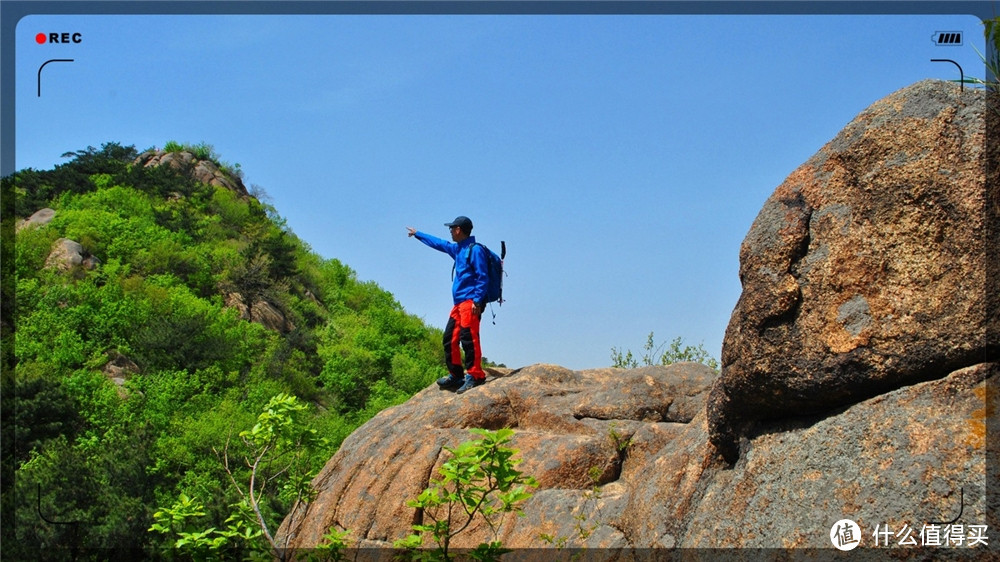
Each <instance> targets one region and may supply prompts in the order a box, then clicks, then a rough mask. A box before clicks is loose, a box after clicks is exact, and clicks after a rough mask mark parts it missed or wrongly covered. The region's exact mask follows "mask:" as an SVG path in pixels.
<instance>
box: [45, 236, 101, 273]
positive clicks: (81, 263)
mask: <svg viewBox="0 0 1000 562" xmlns="http://www.w3.org/2000/svg"><path fill="white" fill-rule="evenodd" d="M100 264H101V260H99V259H98V258H97V256H94V255H91V254H90V252H88V251H86V250H85V249H84V248H83V245H81V244H80V243H79V242H77V241H75V240H70V239H69V238H60V239H58V240H56V241H55V242H53V243H52V249H51V251H50V252H49V257H48V258H46V259H45V267H51V268H55V269H59V270H61V271H70V270H72V269H74V268H83V269H94V268H96V267H97V266H98V265H100Z"/></svg>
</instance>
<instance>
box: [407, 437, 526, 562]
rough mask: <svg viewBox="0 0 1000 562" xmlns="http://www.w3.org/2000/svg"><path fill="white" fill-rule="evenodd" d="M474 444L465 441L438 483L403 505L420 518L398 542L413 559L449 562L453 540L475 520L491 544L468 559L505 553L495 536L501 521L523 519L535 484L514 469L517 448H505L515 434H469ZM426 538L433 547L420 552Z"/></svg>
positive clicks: (494, 557) (518, 460)
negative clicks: (482, 524) (512, 517)
mask: <svg viewBox="0 0 1000 562" xmlns="http://www.w3.org/2000/svg"><path fill="white" fill-rule="evenodd" d="M471 431H472V433H474V434H476V435H479V438H478V439H473V440H471V441H466V442H464V443H462V444H461V445H459V446H458V447H455V448H454V449H452V448H449V447H445V450H446V451H448V452H449V453H451V458H450V459H448V461H446V462H445V463H444V464H443V465H442V466H441V468H440V474H441V478H440V479H439V480H431V482H430V486H428V487H427V489H425V490H424V491H423V492H421V494H420V495H419V496H418V497H417V499H415V500H411V501H408V502H406V505H408V506H410V507H413V508H416V509H418V510H420V511H421V512H422V513H423V517H424V520H423V522H421V523H420V524H417V525H413V530H414V531H416V533H414V534H412V535H410V536H408V537H406V538H405V539H402V540H399V541H396V543H395V546H396V547H397V548H403V549H406V550H407V551H408V553H409V554H410V555H411V556H412V557H413V559H417V560H451V556H452V554H451V551H450V547H451V540H452V539H453V538H454V537H455V536H456V535H458V534H460V533H462V532H463V531H465V530H466V529H468V528H469V526H470V525H471V524H472V523H473V522H474V521H475V520H477V519H481V520H483V521H485V522H486V524H487V525H488V526H489V528H490V530H491V532H492V534H493V541H491V542H488V543H482V544H480V545H479V546H477V547H476V548H475V549H473V550H472V551H470V552H469V553H468V554H469V556H470V557H472V558H473V559H476V560H498V559H499V557H500V556H501V555H502V554H504V553H505V552H508V550H507V549H505V548H503V545H502V544H501V543H500V541H498V540H497V537H498V536H499V533H500V526H501V525H502V523H503V520H504V518H505V517H506V516H507V515H508V514H510V513H515V514H518V515H520V514H522V513H521V504H522V503H523V502H524V501H525V500H527V499H528V498H530V497H531V493H530V492H528V487H534V486H537V485H538V483H537V482H536V481H535V479H534V478H532V477H531V476H527V475H525V474H524V473H522V472H521V471H519V470H517V468H516V467H517V465H518V464H520V462H521V460H520V459H515V458H514V455H516V454H517V450H516V449H512V448H510V447H508V446H507V444H508V443H509V442H510V440H511V438H512V437H513V435H514V432H513V430H510V429H500V430H497V431H489V430H485V429H472V430H471ZM426 537H430V538H431V539H433V541H434V542H435V543H436V544H437V548H435V549H433V550H430V551H424V550H421V548H422V547H423V544H424V540H425V538H426Z"/></svg>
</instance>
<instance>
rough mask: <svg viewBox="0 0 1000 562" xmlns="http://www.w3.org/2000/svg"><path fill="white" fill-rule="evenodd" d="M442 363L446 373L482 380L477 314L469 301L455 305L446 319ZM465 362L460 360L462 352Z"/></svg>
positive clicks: (481, 357) (483, 376) (473, 305)
mask: <svg viewBox="0 0 1000 562" xmlns="http://www.w3.org/2000/svg"><path fill="white" fill-rule="evenodd" d="M443 343H444V363H445V365H447V366H448V372H449V373H451V374H452V375H453V376H456V377H461V376H462V375H463V374H464V373H465V372H468V373H469V374H470V375H472V377H473V378H475V379H478V380H483V379H485V378H486V372H485V371H483V352H482V348H481V347H480V345H479V314H476V304H475V303H474V302H472V301H471V300H468V301H465V302H462V303H459V304H456V305H455V307H454V308H452V309H451V314H450V315H449V317H448V326H447V327H445V329H444V342H443ZM463 351H464V352H465V360H464V361H463V360H462V352H463Z"/></svg>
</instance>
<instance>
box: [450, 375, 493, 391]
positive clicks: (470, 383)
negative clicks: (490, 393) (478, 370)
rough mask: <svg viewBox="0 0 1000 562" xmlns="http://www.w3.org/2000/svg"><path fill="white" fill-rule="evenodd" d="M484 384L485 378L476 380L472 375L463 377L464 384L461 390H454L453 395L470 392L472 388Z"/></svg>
mask: <svg viewBox="0 0 1000 562" xmlns="http://www.w3.org/2000/svg"><path fill="white" fill-rule="evenodd" d="M484 382H486V379H485V378H482V379H477V378H475V377H473V376H472V375H465V384H463V385H462V387H461V388H459V389H458V390H456V391H455V394H462V393H463V392H465V391H467V390H472V389H473V388H475V387H477V386H479V385H481V384H483V383H484Z"/></svg>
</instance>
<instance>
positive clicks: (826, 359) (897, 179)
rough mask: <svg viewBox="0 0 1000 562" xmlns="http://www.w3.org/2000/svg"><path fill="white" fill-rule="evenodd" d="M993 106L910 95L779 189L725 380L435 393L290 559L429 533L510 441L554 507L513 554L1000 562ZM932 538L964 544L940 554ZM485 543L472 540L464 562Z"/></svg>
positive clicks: (615, 377)
mask: <svg viewBox="0 0 1000 562" xmlns="http://www.w3.org/2000/svg"><path fill="white" fill-rule="evenodd" d="M983 97H984V95H983V92H981V91H980V92H975V91H971V90H969V91H966V92H965V93H961V92H960V91H959V89H958V87H957V86H953V85H951V84H947V83H942V82H921V83H918V84H916V85H914V86H912V87H910V88H907V89H905V90H902V91H900V92H897V93H895V94H893V95H891V96H889V97H888V98H886V99H884V100H882V101H880V102H878V103H876V104H875V105H873V106H872V107H871V108H869V109H868V110H866V111H865V112H863V113H862V114H861V115H859V116H858V117H857V118H856V119H855V120H854V121H852V123H851V124H850V125H848V127H847V128H845V129H844V131H843V132H842V133H841V134H839V135H838V136H837V137H836V138H835V139H834V140H833V141H831V142H830V143H829V144H828V145H827V146H825V147H824V148H823V149H822V150H821V151H820V152H819V153H818V154H817V155H816V156H814V157H813V158H812V159H810V160H809V162H807V163H806V164H805V165H803V166H802V167H801V168H800V169H798V170H796V171H795V172H794V173H793V174H792V175H791V176H789V178H788V179H787V180H786V181H785V182H784V183H783V184H782V185H781V186H779V187H778V189H777V190H776V191H775V193H774V195H773V196H772V197H771V198H770V199H769V200H768V202H767V203H766V204H765V206H764V208H763V209H762V210H761V212H760V214H759V216H758V218H757V220H756V221H755V222H754V224H753V226H752V227H751V230H750V233H749V234H748V235H747V238H746V241H745V242H744V244H743V246H742V248H741V254H740V276H741V280H742V282H743V294H742V296H741V298H740V301H739V303H738V304H737V306H736V309H735V310H734V312H733V316H732V319H731V321H730V325H729V328H728V329H727V333H726V338H725V341H724V348H723V371H722V373H721V375H718V376H717V375H716V374H715V373H714V372H713V371H711V370H709V369H707V368H706V367H703V366H700V365H694V364H680V365H673V366H669V367H655V368H654V367H648V368H644V369H638V370H631V371H624V370H615V369H603V370H592V371H570V370H567V369H563V368H560V367H556V366H551V365H535V366H531V367H527V368H524V369H520V370H517V371H513V372H509V373H507V372H504V373H494V374H493V376H491V377H490V380H489V381H488V382H487V384H485V385H483V386H481V387H477V388H475V389H473V390H471V391H469V392H467V393H465V394H463V395H461V396H457V395H454V394H451V393H448V392H441V391H439V390H437V389H436V388H429V389H426V390H424V391H422V392H421V393H419V394H417V395H416V396H415V397H414V398H412V399H411V400H410V401H409V402H407V403H405V404H403V405H400V406H397V407H395V408H391V409H389V410H386V411H384V412H382V413H380V414H379V415H378V416H376V417H375V418H373V419H372V420H370V421H369V422H368V423H367V424H365V425H364V426H362V427H361V428H359V429H358V430H357V431H356V432H355V433H354V434H352V435H351V436H350V437H349V438H348V439H347V440H346V441H345V442H344V444H343V446H342V447H341V449H340V451H338V452H337V453H336V455H334V457H333V458H332V459H331V460H330V461H329V462H328V463H327V465H326V466H325V467H324V469H323V470H322V471H321V472H320V474H319V475H318V476H317V477H316V479H315V480H314V481H313V484H314V486H315V487H316V489H317V492H318V495H317V496H316V497H315V499H313V500H312V501H311V502H309V503H303V504H299V505H297V506H295V508H294V509H293V511H292V512H291V513H290V514H289V515H288V517H287V518H286V519H285V521H284V522H283V524H282V526H281V529H280V530H279V536H278V539H279V542H282V543H284V544H287V545H288V546H289V547H291V548H311V547H313V546H316V545H317V544H319V543H320V541H321V537H322V535H323V534H325V533H326V532H327V531H328V530H329V529H330V528H331V527H337V528H342V529H345V528H346V529H349V530H350V531H351V533H352V537H354V538H355V539H356V540H357V543H356V545H357V546H361V547H388V546H391V544H392V542H393V541H394V540H396V539H400V538H402V537H404V536H406V535H407V534H409V533H410V526H411V525H413V524H414V523H419V522H421V521H422V517H423V514H422V513H420V512H418V511H417V510H415V509H414V508H410V507H407V506H406V501H407V500H408V499H412V498H415V497H416V496H417V494H419V493H420V492H421V491H422V490H423V489H424V488H425V487H427V485H428V482H429V480H430V479H431V478H434V477H435V476H436V471H437V468H438V467H439V466H440V465H441V464H442V463H443V461H444V460H445V457H446V456H447V453H446V452H445V451H444V447H445V446H454V445H457V444H458V443H459V442H461V441H464V440H467V439H469V438H470V435H469V433H468V429H469V428H474V427H479V428H488V429H495V428H500V427H510V428H514V429H515V431H516V437H515V443H514V446H515V447H516V448H518V449H519V450H520V457H521V458H522V459H523V464H521V465H520V468H521V469H522V470H523V471H524V472H526V473H528V474H531V475H534V476H535V477H536V478H537V479H538V481H539V488H538V489H537V490H536V491H535V493H534V496H533V497H532V498H531V499H530V500H528V501H527V502H526V504H525V505H524V506H523V508H524V517H520V518H512V519H510V520H509V521H508V522H507V523H506V525H505V526H504V527H503V528H502V530H501V533H500V536H499V537H498V538H499V539H500V540H501V541H502V542H503V543H504V546H506V547H509V548H515V549H527V548H540V547H549V546H551V544H552V543H550V542H546V541H545V540H543V539H542V535H546V536H548V537H550V538H551V537H558V538H560V539H562V540H563V541H564V542H565V545H566V546H569V547H585V548H588V549H590V550H589V551H588V552H596V553H598V556H599V559H602V560H603V559H614V558H617V559H633V558H642V559H646V558H650V559H689V558H692V557H694V558H699V556H701V553H702V552H704V553H705V558H707V559H715V558H716V557H717V555H718V554H720V553H721V554H725V555H727V556H729V557H730V558H734V559H742V558H741V557H740V555H739V554H732V552H733V551H695V550H691V549H714V548H723V549H729V548H756V549H758V550H756V551H754V554H752V555H750V556H749V557H748V559H750V558H753V559H756V558H759V557H761V556H764V557H765V558H771V559H781V560H784V559H789V558H790V556H789V555H788V554H787V553H785V551H784V550H783V549H788V548H796V549H825V550H822V551H818V550H800V551H798V552H800V553H804V554H803V557H804V558H810V557H815V558H816V559H827V558H829V556H827V555H828V554H830V553H836V551H833V550H832V547H833V544H832V543H831V529H832V528H833V527H834V524H835V523H837V522H838V521H840V520H842V519H851V520H853V521H854V522H856V523H857V524H858V525H859V526H860V529H861V535H860V536H859V537H858V538H859V539H860V544H861V545H862V546H863V547H873V546H891V547H895V548H893V549H891V550H886V551H879V552H878V553H877V554H875V555H873V556H874V557H875V558H881V557H884V556H888V557H890V558H896V559H920V560H925V559H926V560H930V559H935V560H940V559H946V560H947V559H957V560H965V559H997V558H1000V555H998V553H997V549H998V548H1000V544H998V542H1000V538H998V536H997V532H996V531H997V526H998V524H1000V521H998V520H997V519H996V518H995V513H996V512H997V508H998V507H1000V502H998V500H997V495H996V492H995V487H996V485H995V484H996V481H997V470H996V460H997V458H998V457H997V454H998V453H1000V450H998V444H997V442H996V441H997V440H996V439H988V438H987V435H988V434H989V433H990V432H991V431H993V432H995V430H996V429H997V425H996V420H997V413H996V412H997V408H996V407H997V382H998V372H1000V366H998V363H997V360H996V351H997V347H998V342H997V339H996V338H997V333H998V332H997V324H996V320H997V311H996V308H997V299H996V298H995V297H996V295H997V293H998V291H997V287H996V285H997V282H996V278H995V277H991V276H990V275H989V272H993V273H996V272H997V270H998V268H997V267H996V263H995V261H996V259H997V256H996V250H997V248H998V244H997V238H996V234H997V232H998V230H997V228H996V226H997V222H996V217H997V215H998V214H1000V205H998V204H997V202H998V201H1000V198H998V197H997V195H996V193H995V191H996V189H997V188H996V181H995V180H996V179H997V178H996V170H997V166H996V162H995V161H994V160H993V158H995V156H996V153H995V147H993V146H987V145H985V144H984V143H985V140H984V136H985V135H984V125H983V122H984V103H983ZM986 178H992V179H991V181H989V182H987V181H986ZM709 389H710V390H709ZM879 530H881V532H882V533H883V534H882V535H881V536H880V535H878V534H877V532H876V531H879ZM922 532H926V533H927V535H926V537H933V536H937V537H938V538H940V533H945V532H948V533H953V535H952V538H951V539H946V540H944V542H943V543H942V542H940V541H939V544H943V545H944V546H943V547H941V548H938V547H935V546H934V545H933V544H929V545H923V544H922V541H925V540H927V539H926V538H925V535H923V534H921V533H922ZM935 533H938V534H937V535H935ZM954 533H958V535H954ZM907 537H909V540H913V541H916V544H917V545H918V546H916V547H908V546H907V545H906V544H905V543H904V542H903V541H906V540H907ZM969 537H979V538H969ZM491 538H492V537H491V535H489V534H488V533H487V530H486V529H483V528H471V529H470V530H468V531H467V532H466V533H463V534H462V535H459V536H458V537H456V539H455V542H454V543H453V546H455V547H457V548H461V547H469V546H473V545H475V544H478V543H479V542H480V541H484V540H490V539H491ZM958 539H961V541H959V540H958ZM877 540H880V541H881V544H879V543H876V541H877ZM649 549H655V550H649ZM763 549H775V550H763ZM869 554H871V553H869ZM553 555H555V554H554V553H552V552H549V551H543V552H542V553H541V554H540V556H541V557H551V556H553Z"/></svg>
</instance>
